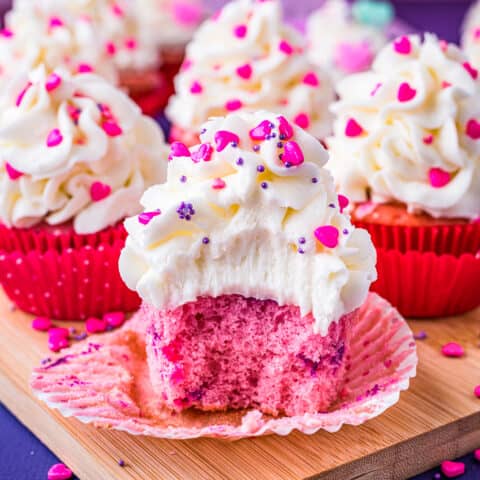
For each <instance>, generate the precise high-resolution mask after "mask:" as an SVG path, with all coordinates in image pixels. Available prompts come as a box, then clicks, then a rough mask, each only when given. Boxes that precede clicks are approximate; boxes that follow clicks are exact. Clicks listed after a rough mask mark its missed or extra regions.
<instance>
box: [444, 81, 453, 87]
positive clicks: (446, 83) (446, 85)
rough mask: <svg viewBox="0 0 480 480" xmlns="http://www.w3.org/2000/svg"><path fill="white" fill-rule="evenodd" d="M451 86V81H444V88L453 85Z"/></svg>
mask: <svg viewBox="0 0 480 480" xmlns="http://www.w3.org/2000/svg"><path fill="white" fill-rule="evenodd" d="M451 86H452V84H451V83H450V82H445V81H443V82H442V88H448V87H451Z"/></svg>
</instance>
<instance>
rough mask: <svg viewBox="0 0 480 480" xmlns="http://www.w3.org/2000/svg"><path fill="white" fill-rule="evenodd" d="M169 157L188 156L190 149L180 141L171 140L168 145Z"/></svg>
mask: <svg viewBox="0 0 480 480" xmlns="http://www.w3.org/2000/svg"><path fill="white" fill-rule="evenodd" d="M170 157H190V150H189V149H188V147H187V146H186V145H185V144H184V143H182V142H173V143H172V144H171V145H170V155H169V157H168V158H170Z"/></svg>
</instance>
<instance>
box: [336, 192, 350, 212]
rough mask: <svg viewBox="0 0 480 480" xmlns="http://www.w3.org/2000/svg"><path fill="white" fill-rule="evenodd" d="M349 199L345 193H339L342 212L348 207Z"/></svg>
mask: <svg viewBox="0 0 480 480" xmlns="http://www.w3.org/2000/svg"><path fill="white" fill-rule="evenodd" d="M349 203H350V202H349V200H348V198H347V197H346V196H345V195H342V194H341V193H340V194H339V195H338V205H339V206H340V213H343V211H344V210H345V209H346V208H347V207H348V204H349Z"/></svg>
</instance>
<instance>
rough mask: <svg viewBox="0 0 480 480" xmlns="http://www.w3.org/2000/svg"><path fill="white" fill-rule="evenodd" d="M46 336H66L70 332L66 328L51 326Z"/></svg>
mask: <svg viewBox="0 0 480 480" xmlns="http://www.w3.org/2000/svg"><path fill="white" fill-rule="evenodd" d="M48 336H49V337H52V338H68V337H69V336H70V332H69V330H68V328H64V327H52V328H50V329H49V330H48Z"/></svg>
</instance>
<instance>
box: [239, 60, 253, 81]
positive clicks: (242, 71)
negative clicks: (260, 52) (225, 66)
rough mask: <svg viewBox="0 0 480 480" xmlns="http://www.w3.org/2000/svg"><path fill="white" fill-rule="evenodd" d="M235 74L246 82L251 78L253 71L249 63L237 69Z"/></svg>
mask: <svg viewBox="0 0 480 480" xmlns="http://www.w3.org/2000/svg"><path fill="white" fill-rule="evenodd" d="M236 72H237V75H238V76H239V77H240V78H243V79H244V80H248V79H249V78H250V77H251V76H252V73H253V70H252V66H251V65H250V64H249V63H246V64H245V65H241V66H240V67H238V68H237V70H236Z"/></svg>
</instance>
